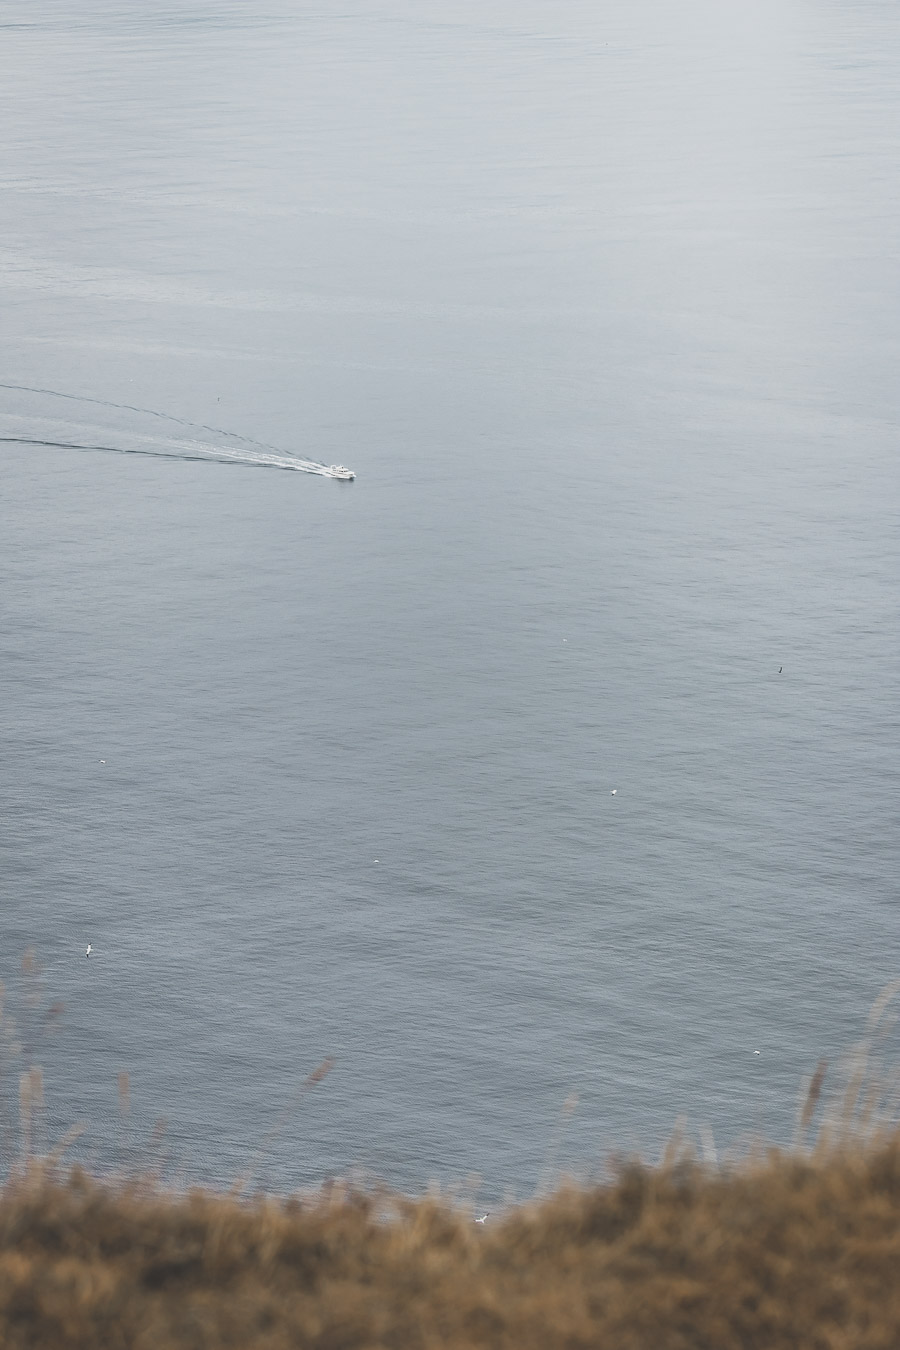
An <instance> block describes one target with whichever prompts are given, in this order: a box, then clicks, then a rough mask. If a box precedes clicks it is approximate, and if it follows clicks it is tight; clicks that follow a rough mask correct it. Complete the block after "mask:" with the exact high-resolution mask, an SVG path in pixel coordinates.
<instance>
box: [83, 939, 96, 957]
mask: <svg viewBox="0 0 900 1350" xmlns="http://www.w3.org/2000/svg"><path fill="white" fill-rule="evenodd" d="M93 950H94V948H93V945H92V944H91V943H90V942H89V943H88V945H87V951H86V952H85V956H90V954H91V952H92V951H93Z"/></svg>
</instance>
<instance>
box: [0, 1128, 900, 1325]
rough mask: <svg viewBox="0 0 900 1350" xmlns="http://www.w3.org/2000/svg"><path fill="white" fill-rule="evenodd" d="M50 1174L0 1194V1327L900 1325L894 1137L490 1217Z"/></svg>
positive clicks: (696, 1171)
mask: <svg viewBox="0 0 900 1350" xmlns="http://www.w3.org/2000/svg"><path fill="white" fill-rule="evenodd" d="M393 1210H394V1212H393V1215H392V1216H386V1214H385V1202H384V1201H383V1200H380V1201H379V1200H376V1199H374V1198H372V1197H365V1196H360V1195H353V1194H332V1195H331V1196H322V1197H319V1198H318V1199H317V1200H316V1201H315V1202H311V1201H309V1202H306V1203H305V1204H301V1203H299V1202H293V1203H292V1202H279V1203H276V1202H273V1201H257V1202H254V1203H242V1202H241V1201H239V1200H237V1199H236V1198H234V1197H224V1196H213V1195H208V1194H194V1195H190V1196H188V1197H181V1198H178V1199H176V1198H174V1197H166V1196H165V1195H161V1194H157V1193H154V1192H153V1191H152V1190H149V1189H141V1188H140V1187H136V1186H132V1187H131V1188H127V1187H122V1186H119V1187H117V1188H111V1187H109V1186H104V1185H101V1184H98V1183H97V1182H96V1181H93V1180H91V1179H89V1178H88V1177H86V1176H85V1175H83V1174H81V1173H78V1172H74V1173H72V1174H71V1175H70V1176H69V1177H68V1178H67V1179H66V1180H65V1181H59V1182H54V1181H53V1180H52V1179H50V1178H48V1177H47V1176H46V1175H43V1174H42V1172H41V1169H40V1168H39V1167H37V1166H36V1165H32V1168H31V1170H30V1172H29V1174H27V1175H25V1176H23V1177H20V1178H19V1179H18V1180H17V1181H16V1182H14V1183H12V1184H11V1185H10V1186H9V1187H8V1188H7V1190H6V1193H5V1194H4V1196H3V1199H2V1203H0V1344H2V1345H3V1346H4V1347H5V1350H18V1348H19V1347H23V1348H24V1347H29V1348H30V1347H35V1346H40V1347H48V1350H49V1348H52V1347H76V1346H77V1347H84V1350H95V1347H110V1348H112V1347H120V1346H121V1347H136V1348H137V1347H140V1350H151V1348H152V1350H169V1347H171V1348H172V1350H175V1347H179V1350H181V1347H185V1348H186V1347H198V1348H199V1347H209V1348H210V1350H212V1348H213V1347H215V1348H216V1350H218V1348H219V1347H225V1346H229V1347H232V1346H233V1347H240V1350H251V1348H252V1350H255V1348H256V1347H259V1350H263V1347H265V1350H276V1347H288V1346H291V1347H296V1346H304V1347H305V1346H309V1347H316V1350H350V1348H351V1347H372V1348H373V1350H374V1347H396V1350H416V1348H417V1347H422V1350H425V1348H426V1347H429V1348H430V1347H438V1346H441V1347H459V1348H460V1350H462V1347H478V1346H486V1347H487V1346H490V1347H504V1348H505V1347H509V1350H528V1347H534V1348H535V1350H538V1348H540V1350H548V1348H549V1347H572V1350H574V1348H575V1347H579V1348H580V1347H585V1348H586V1347H596V1346H601V1347H605V1346H609V1347H615V1350H705V1348H708V1350H732V1347H734V1350H738V1347H740V1350H748V1348H749V1347H759V1350H781V1347H784V1350H805V1348H806V1347H810V1348H812V1347H816V1350H839V1348H840V1350H845V1348H846V1350H850V1347H853V1348H854V1350H862V1348H863V1347H866V1348H868V1347H871V1348H872V1350H876V1347H877V1350H889V1348H893V1347H897V1346H900V1287H898V1281H897V1274H898V1271H900V1142H898V1140H897V1139H896V1138H894V1139H891V1140H889V1141H885V1142H884V1143H882V1144H881V1145H880V1146H877V1147H872V1148H871V1149H869V1150H866V1151H864V1152H861V1153H857V1154H853V1153H848V1152H840V1153H836V1154H834V1155H833V1156H831V1157H830V1158H829V1159H815V1158H813V1159H810V1158H806V1159H800V1158H796V1157H787V1156H778V1155H773V1156H771V1157H769V1158H768V1159H766V1160H765V1161H764V1162H759V1163H757V1164H756V1165H753V1166H750V1167H747V1168H745V1169H743V1170H742V1171H740V1172H735V1173H733V1174H730V1175H728V1174H711V1173H710V1172H708V1171H705V1170H703V1169H702V1168H700V1167H698V1166H696V1165H694V1164H689V1163H684V1162H682V1163H680V1164H676V1165H674V1166H670V1167H664V1168H661V1169H656V1170H651V1169H645V1168H640V1167H637V1166H632V1167H630V1168H627V1169H626V1170H625V1171H624V1172H623V1173H622V1174H621V1175H620V1177H619V1178H618V1180H616V1181H615V1182H614V1183H611V1184H609V1185H606V1186H603V1187H600V1188H597V1189H595V1190H591V1191H579V1190H561V1191H559V1192H558V1193H557V1194H555V1195H554V1196H552V1197H550V1198H548V1199H546V1200H544V1201H542V1202H541V1203H540V1204H537V1205H535V1206H534V1207H533V1208H525V1209H522V1210H518V1211H516V1212H514V1213H512V1214H510V1215H508V1216H507V1217H506V1218H504V1219H503V1220H502V1221H499V1222H497V1223H496V1224H495V1225H494V1226H493V1227H491V1224H490V1221H489V1223H488V1224H485V1225H484V1226H483V1227H482V1226H481V1225H476V1224H474V1223H473V1222H472V1220H471V1217H470V1216H461V1215H460V1214H459V1213H458V1212H455V1211H454V1210H453V1209H452V1208H450V1207H449V1206H445V1205H441V1204H438V1203H436V1202H434V1201H418V1202H415V1203H412V1202H403V1201H395V1202H394V1206H393Z"/></svg>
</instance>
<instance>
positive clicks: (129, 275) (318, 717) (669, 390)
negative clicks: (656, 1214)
mask: <svg viewBox="0 0 900 1350" xmlns="http://www.w3.org/2000/svg"><path fill="white" fill-rule="evenodd" d="M0 146H2V155H0V288H2V293H0V438H2V439H0V482H2V498H0V502H2V506H0V510H2V516H0V567H2V585H0V607H2V616H0V794H2V803H0V805H2V876H0V879H2V899H0V974H2V977H3V979H4V981H5V982H6V983H7V985H8V992H9V996H10V1001H11V1003H13V1004H14V1005H17V1008H18V1011H19V1013H20V1020H21V1014H24V1013H27V1012H28V1008H27V1006H23V997H24V994H23V981H22V978H21V975H20V974H19V965H20V961H21V957H22V953H23V952H24V951H25V949H26V948H27V947H29V946H33V947H34V948H35V949H36V951H37V953H38V957H39V959H40V960H41V962H42V964H43V966H44V977H43V979H44V985H45V988H46V997H47V999H48V1000H50V1001H52V1000H57V999H58V1000H61V1001H62V1002H63V1003H64V1005H65V1012H64V1015H63V1018H62V1024H61V1027H60V1029H59V1031H58V1033H57V1034H56V1035H55V1036H53V1037H52V1038H47V1039H44V1040H43V1041H42V1042H41V1044H40V1047H39V1051H38V1054H39V1058H40V1061H41V1062H42V1063H43V1065H44V1068H45V1072H46V1093H47V1102H48V1108H47V1113H48V1118H47V1129H48V1131H49V1134H50V1136H51V1137H52V1138H55V1137H57V1136H58V1135H59V1134H60V1133H62V1131H63V1130H64V1129H65V1127H66V1126H67V1125H69V1124H71V1123H73V1122H76V1121H83V1122H85V1123H86V1125H87V1127H88V1128H87V1132H86V1134H85V1135H84V1137H83V1139H82V1140H81V1141H80V1144H79V1147H80V1148H81V1150H82V1152H81V1156H83V1157H86V1158H87V1159H89V1160H92V1161H93V1162H94V1163H95V1164H97V1165H100V1166H107V1165H110V1164H112V1163H115V1162H116V1161H117V1160H119V1161H121V1160H122V1159H123V1158H124V1159H125V1160H126V1161H127V1160H130V1159H134V1158H135V1157H136V1156H138V1155H139V1154H140V1150H141V1149H142V1147H143V1144H144V1142H145V1141H146V1140H147V1138H148V1136H149V1133H150V1131H151V1129H152V1126H153V1122H154V1121H155V1120H156V1119H157V1117H160V1116H164V1117H166V1118H167V1120H168V1136H167V1137H168V1149H169V1157H170V1166H171V1167H172V1168H173V1169H174V1171H175V1172H177V1173H180V1174H181V1175H182V1176H184V1177H186V1178H188V1179H191V1180H199V1181H202V1182H207V1183H215V1184H222V1183H223V1182H226V1181H228V1180H230V1179H232V1178H233V1177H234V1176H235V1175H236V1174H238V1173H239V1172H241V1171H242V1169H243V1168H244V1167H245V1166H246V1164H247V1162H248V1160H249V1158H250V1156H251V1155H252V1154H253V1151H254V1149H255V1148H256V1147H257V1145H259V1144H260V1142H261V1141H262V1140H263V1139H264V1138H265V1136H266V1133H267V1131H269V1130H270V1129H271V1127H273V1125H277V1124H278V1121H279V1113H281V1112H282V1111H283V1109H284V1108H286V1107H287V1106H288V1105H289V1103H290V1101H291V1099H292V1097H293V1096H294V1095H295V1093H296V1090H297V1087H298V1084H299V1083H300V1082H301V1081H302V1079H303V1078H304V1076H305V1075H306V1074H308V1073H309V1072H310V1070H311V1069H313V1068H314V1067H315V1065H316V1064H318V1063H319V1062H320V1061H321V1060H322V1058H323V1057H324V1056H326V1055H331V1056H334V1058H335V1060H336V1064H335V1067H334V1069H333V1071H332V1072H331V1074H330V1076H329V1077H328V1078H327V1079H326V1080H325V1081H324V1082H322V1083H320V1084H319V1085H318V1086H317V1087H316V1088H315V1090H314V1091H313V1092H311V1093H309V1094H308V1095H307V1097H306V1098H305V1099H304V1100H303V1102H302V1104H301V1105H300V1107H299V1109H298V1110H297V1111H296V1113H294V1114H293V1115H291V1117H290V1119H289V1120H288V1121H287V1123H286V1124H284V1126H283V1128H282V1129H281V1131H280V1133H278V1134H277V1135H276V1137H275V1138H274V1140H273V1141H272V1143H271V1146H270V1148H269V1151H268V1154H267V1156H266V1157H265V1158H264V1159H263V1161H262V1164H261V1166H260V1170H259V1174H258V1177H259V1180H260V1182H261V1183H264V1184H266V1185H268V1186H271V1187H275V1188H278V1189H282V1190H285V1189H289V1188H293V1187H297V1186H301V1185H306V1184H309V1183H311V1182H314V1181H316V1180H318V1179H321V1178H322V1177H325V1176H327V1175H331V1174H334V1173H346V1172H347V1171H348V1170H350V1169H354V1168H356V1169H362V1170H363V1171H364V1172H365V1173H368V1174H374V1175H377V1176H379V1177H383V1178H386V1179H387V1180H388V1181H389V1182H391V1183H392V1184H395V1185H399V1186H401V1187H405V1188H409V1189H418V1188H419V1187H421V1186H423V1185H425V1184H426V1183H427V1182H428V1181H429V1179H432V1178H436V1179H439V1180H440V1181H442V1182H445V1183H448V1182H453V1181H459V1180H460V1179H462V1178H464V1177H466V1176H468V1175H470V1174H478V1175H479V1176H480V1177H481V1178H483V1180H482V1183H481V1193H480V1194H481V1198H482V1201H483V1202H487V1203H491V1202H494V1203H496V1201H497V1200H498V1199H499V1198H500V1197H502V1196H503V1195H504V1194H505V1193H508V1192H510V1191H512V1192H514V1193H516V1194H517V1195H520V1196H521V1195H526V1194H529V1193H530V1192H531V1191H532V1190H533V1189H534V1187H535V1185H536V1184H537V1183H538V1181H539V1178H540V1176H541V1174H542V1171H543V1169H544V1168H545V1166H546V1165H547V1162H548V1158H550V1157H551V1155H553V1153H554V1149H555V1148H556V1144H555V1142H554V1141H555V1138H556V1134H557V1121H558V1120H559V1117H560V1111H561V1108H562V1106H563V1103H564V1102H565V1100H566V1099H567V1098H568V1097H569V1096H570V1094H572V1093H577V1094H578V1098H579V1101H578V1106H577V1109H576V1111H575V1113H574V1115H573V1116H572V1119H571V1120H570V1122H569V1124H568V1127H567V1130H566V1132H565V1135H564V1137H563V1138H562V1141H561V1143H560V1144H559V1147H558V1153H557V1155H556V1156H557V1161H558V1162H559V1163H560V1164H565V1165H566V1166H575V1167H578V1168H581V1169H589V1168H591V1167H596V1166H598V1165H599V1164H600V1163H601V1162H602V1160H603V1158H604V1157H605V1156H606V1155H607V1154H608V1153H609V1151H610V1150H612V1149H619V1150H627V1149H641V1150H644V1151H647V1152H649V1153H653V1152H654V1151H655V1150H658V1149H659V1147H660V1146H661V1144H662V1143H663V1141H664V1140H665V1139H666V1137H667V1136H668V1134H669V1132H670V1130H671V1128H672V1125H673V1123H674V1121H675V1118H676V1116H678V1115H679V1114H680V1113H686V1114H687V1115H688V1116H689V1120H690V1126H689V1128H690V1129H691V1130H692V1131H694V1132H695V1133H696V1131H697V1130H698V1129H699V1128H700V1126H701V1125H704V1124H709V1126H710V1127H711V1128H712V1130H713V1131H714V1134H715V1137H716V1140H717V1142H718V1143H719V1144H720V1145H722V1144H725V1143H728V1142H733V1141H734V1140H735V1139H736V1138H738V1137H739V1136H741V1135H742V1134H744V1133H745V1132H747V1131H751V1130H757V1129H759V1130H764V1131H766V1132H767V1133H769V1134H770V1135H771V1136H773V1137H775V1138H777V1139H783V1138H785V1137H787V1136H788V1135H789V1132H790V1129H791V1124H792V1121H793V1117H794V1106H795V1099H796V1093H797V1090H798V1087H799V1084H800V1082H801V1080H802V1078H803V1075H804V1074H805V1073H807V1072H809V1071H810V1070H811V1068H812V1067H813V1066H814V1065H815V1063H816V1061H817V1059H818V1058H819V1056H820V1055H823V1054H825V1055H828V1056H833V1055H834V1054H835V1053H837V1052H838V1051H840V1050H841V1049H843V1048H845V1047H847V1046H848V1045H849V1044H850V1043H851V1042H852V1041H853V1040H854V1039H855V1038H856V1037H858V1036H859V1034H860V1033H861V1031H862V1028H863V1025H864V1021H865V1015H866V1011H867V1009H868V1007H869V1005H870V1003H871V1001H872V1000H873V998H874V997H875V996H876V994H877V992H878V990H879V989H880V987H881V986H882V985H883V984H884V983H885V982H886V981H887V980H889V979H890V978H892V977H894V976H896V975H898V974H900V914H898V875H900V866H898V864H900V857H898V852H900V850H898V840H897V818H898V786H900V782H898V779H900V774H898V763H900V760H898V752H900V717H898V700H897V675H898V657H900V651H898V645H900V644H898V625H897V595H898V582H900V530H898V515H900V511H898V507H900V492H898V464H897V448H898V420H900V380H898V378H897V370H898V365H900V341H898V313H900V284H898V283H900V247H898V246H900V228H898V222H900V175H898V172H897V161H898V151H900V11H898V9H897V7H896V5H895V4H893V3H885V0H760V3H758V4H754V5H752V6H748V5H745V4H738V3H737V2H736V0H735V2H734V3H732V2H731V0H726V3H722V2H721V0H685V2H684V3H681V4H677V5H673V4H671V3H669V0H609V2H608V3H605V4H602V5H601V4H596V3H593V2H592V0H553V2H552V3H550V0H540V2H538V0H516V2H515V3H513V0H479V3H477V4H476V3H474V0H449V2H448V3H447V4H445V5H443V6H434V5H431V6H423V5H421V4H418V3H412V0H348V2H347V3H344V4H341V5H337V4H329V3H324V4H322V3H319V4H310V3H305V2H304V0H262V3H255V2H254V3H251V2H250V0H179V3H178V4H174V3H172V4H153V5H143V4H137V3H133V0H132V2H131V3H126V0H28V3H26V2H25V0H6V3H5V4H4V6H3V15H2V20H0ZM86 447H101V448H96V449H93V448H86ZM307 460H308V461H316V462H324V463H325V464H330V463H333V462H335V461H340V462H343V463H345V464H348V465H350V467H351V468H353V469H355V470H356V473H357V478H356V481H355V482H353V483H351V484H342V483H337V482H334V481H330V480H329V479H327V478H324V477H322V476H320V475H316V474H315V473H309V472H295V471H293V468H292V467H291V466H292V465H294V464H295V463H296V464H299V463H300V461H307ZM88 943H92V944H93V947H94V951H93V954H92V956H91V957H90V959H89V960H86V959H85V956H84V950H85V947H86V946H87V944H88ZM757 1049H758V1050H759V1051H760V1054H759V1055H755V1054H754V1051H755V1050H757ZM120 1071H127V1072H128V1073H129V1074H130V1076H131V1115H130V1117H129V1120H128V1122H127V1123H126V1124H125V1125H122V1124H121V1123H120V1122H119V1119H118V1115H117V1094H116V1076H117V1074H118V1073H119V1072H120ZM7 1082H8V1084H11V1095H12V1096H14V1091H15V1085H14V1081H13V1080H11V1079H9V1078H8V1079H7Z"/></svg>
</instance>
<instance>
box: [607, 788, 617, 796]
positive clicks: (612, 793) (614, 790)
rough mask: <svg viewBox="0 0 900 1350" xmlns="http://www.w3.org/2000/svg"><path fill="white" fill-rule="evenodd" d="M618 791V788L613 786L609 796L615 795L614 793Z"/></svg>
mask: <svg viewBox="0 0 900 1350" xmlns="http://www.w3.org/2000/svg"><path fill="white" fill-rule="evenodd" d="M618 791H619V789H618V788H613V790H612V792H611V793H610V794H609V795H610V796H611V797H615V795H616V793H617V792H618Z"/></svg>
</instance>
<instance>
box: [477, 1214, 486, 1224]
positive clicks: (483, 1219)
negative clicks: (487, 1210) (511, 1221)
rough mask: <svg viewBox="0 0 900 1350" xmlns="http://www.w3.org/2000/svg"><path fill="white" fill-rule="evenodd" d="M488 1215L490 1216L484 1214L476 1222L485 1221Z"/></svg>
mask: <svg viewBox="0 0 900 1350" xmlns="http://www.w3.org/2000/svg"><path fill="white" fill-rule="evenodd" d="M487 1217H488V1216H487V1215H486V1214H482V1216H481V1218H480V1219H476V1220H475V1222H476V1223H484V1222H485V1220H486V1219H487Z"/></svg>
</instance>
